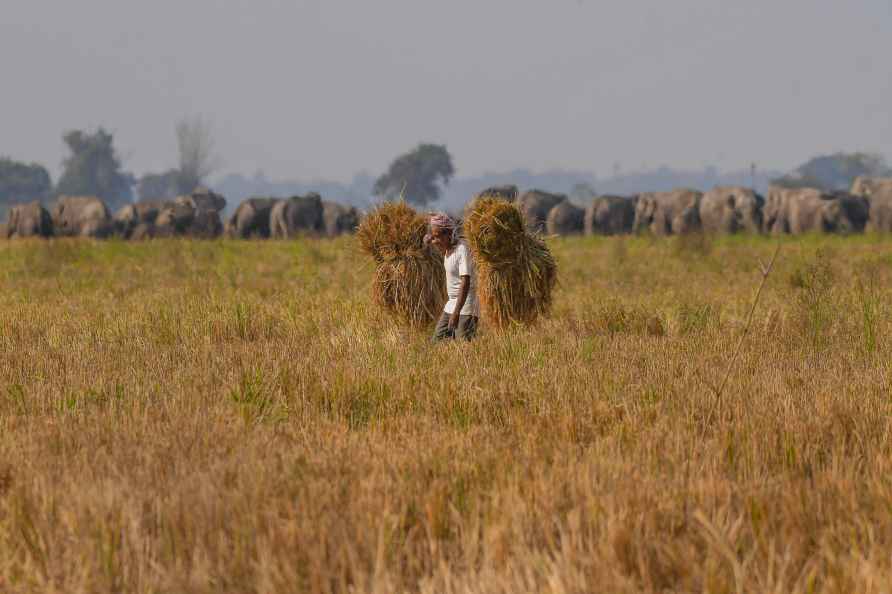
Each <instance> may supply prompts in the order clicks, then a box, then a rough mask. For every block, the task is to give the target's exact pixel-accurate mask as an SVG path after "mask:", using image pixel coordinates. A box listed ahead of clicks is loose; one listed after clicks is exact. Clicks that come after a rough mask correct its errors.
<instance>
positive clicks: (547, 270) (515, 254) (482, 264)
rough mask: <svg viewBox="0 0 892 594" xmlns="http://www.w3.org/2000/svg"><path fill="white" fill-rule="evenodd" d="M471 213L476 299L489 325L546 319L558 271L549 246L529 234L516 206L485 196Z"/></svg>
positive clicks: (467, 231) (467, 224) (467, 225)
mask: <svg viewBox="0 0 892 594" xmlns="http://www.w3.org/2000/svg"><path fill="white" fill-rule="evenodd" d="M467 212H468V216H467V219H466V222H465V234H466V236H467V238H468V243H469V244H470V247H471V252H472V253H473V254H474V258H475V260H476V264H477V294H478V296H479V298H480V304H481V305H482V310H483V316H484V317H485V318H486V321H487V322H488V323H490V324H492V325H494V326H496V327H497V328H505V327H507V326H510V325H512V324H515V323H520V324H531V323H533V322H535V321H536V320H537V319H538V318H539V316H542V315H546V314H547V313H548V312H549V310H550V309H551V293H552V290H553V289H554V285H555V282H556V281H557V266H556V265H555V261H554V258H553V257H552V255H551V252H550V251H549V250H548V247H547V246H546V245H545V242H544V241H543V240H542V239H541V238H540V237H539V236H538V235H536V234H534V233H531V232H529V231H527V228H526V225H525V224H524V218H523V215H522V214H521V212H520V210H519V209H518V208H517V205H516V204H515V203H513V202H508V201H507V200H505V199H503V198H499V197H496V196H490V195H486V194H483V195H481V196H480V197H478V198H477V199H476V200H474V202H473V203H472V204H471V206H470V208H469V209H468V211H467Z"/></svg>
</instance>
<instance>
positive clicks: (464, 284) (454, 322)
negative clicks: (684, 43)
mask: <svg viewBox="0 0 892 594" xmlns="http://www.w3.org/2000/svg"><path fill="white" fill-rule="evenodd" d="M470 288H471V277H470V276H469V275H467V274H463V275H462V277H461V286H460V287H459V288H458V299H457V300H456V302H455V310H454V311H453V312H452V315H451V316H449V329H450V330H455V329H456V328H458V317H459V316H460V315H461V309H462V308H463V307H464V306H465V301H466V300H467V299H468V291H469V290H470Z"/></svg>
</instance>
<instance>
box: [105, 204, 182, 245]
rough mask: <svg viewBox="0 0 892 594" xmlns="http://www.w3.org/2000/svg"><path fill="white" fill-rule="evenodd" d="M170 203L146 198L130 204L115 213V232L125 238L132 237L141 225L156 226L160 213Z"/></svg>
mask: <svg viewBox="0 0 892 594" xmlns="http://www.w3.org/2000/svg"><path fill="white" fill-rule="evenodd" d="M169 204H171V203H170V202H168V201H164V200H146V201H142V202H135V203H133V204H128V205H127V206H125V207H123V208H122V209H120V210H119V211H118V212H116V213H115V216H114V225H115V232H116V233H117V234H118V235H120V236H121V237H123V238H124V239H131V237H132V236H133V232H134V230H135V229H136V228H137V227H139V226H140V225H151V226H154V225H155V222H156V221H157V219H158V215H159V214H160V213H161V211H162V210H164V208H166V207H167V206H168V205H169Z"/></svg>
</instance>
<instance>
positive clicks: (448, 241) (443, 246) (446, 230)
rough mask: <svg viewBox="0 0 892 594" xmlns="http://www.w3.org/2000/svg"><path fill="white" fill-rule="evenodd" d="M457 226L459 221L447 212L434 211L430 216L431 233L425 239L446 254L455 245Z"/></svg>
mask: <svg viewBox="0 0 892 594" xmlns="http://www.w3.org/2000/svg"><path fill="white" fill-rule="evenodd" d="M457 227H458V223H456V222H455V220H454V219H453V218H452V217H450V216H449V215H447V214H446V213H442V212H438V213H434V214H432V215H431V216H430V229H431V231H430V234H429V235H428V237H426V238H425V239H426V240H428V241H430V243H432V244H433V245H434V247H435V248H437V250H439V251H440V252H442V253H443V254H445V253H446V252H448V251H449V248H451V247H452V246H453V245H455V242H456V237H455V235H456V233H455V232H456V229H457Z"/></svg>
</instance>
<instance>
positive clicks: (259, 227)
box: [226, 198, 281, 239]
mask: <svg viewBox="0 0 892 594" xmlns="http://www.w3.org/2000/svg"><path fill="white" fill-rule="evenodd" d="M277 202H281V199H279V198H248V199H247V200H244V201H243V202H242V203H241V204H239V205H238V207H237V208H236V209H235V212H234V213H232V216H231V217H229V221H227V223H226V235H227V236H229V237H232V238H236V239H248V238H250V237H255V238H261V239H268V238H269V236H270V211H272V209H273V206H275V204H276V203H277Z"/></svg>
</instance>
